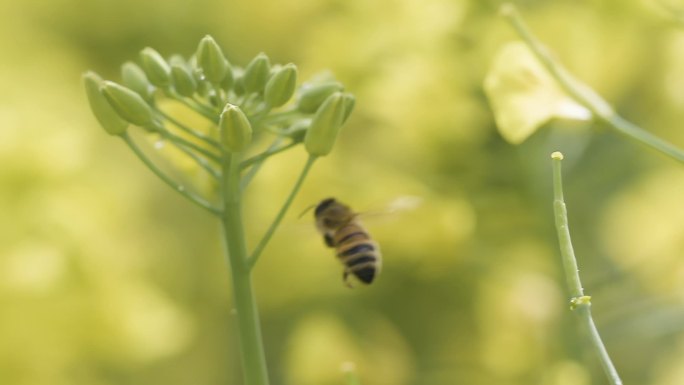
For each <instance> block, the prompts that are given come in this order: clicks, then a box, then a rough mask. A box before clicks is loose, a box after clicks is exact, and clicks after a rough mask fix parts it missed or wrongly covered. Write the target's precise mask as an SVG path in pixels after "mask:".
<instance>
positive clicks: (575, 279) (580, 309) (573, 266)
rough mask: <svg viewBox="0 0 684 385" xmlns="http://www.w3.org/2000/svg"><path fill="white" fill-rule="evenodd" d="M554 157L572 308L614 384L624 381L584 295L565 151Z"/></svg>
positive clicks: (556, 201)
mask: <svg viewBox="0 0 684 385" xmlns="http://www.w3.org/2000/svg"><path fill="white" fill-rule="evenodd" d="M552 159H553V196H554V200H553V212H554V214H555V223H556V231H557V233H558V242H559V244H560V251H561V258H562V260H563V270H564V271H565V279H566V281H567V284H568V288H569V291H570V296H571V304H572V306H571V308H573V309H574V310H575V311H576V312H577V315H578V316H579V318H580V319H581V320H582V322H583V323H584V325H585V326H586V328H587V330H588V332H589V336H590V340H591V344H592V345H593V346H594V349H595V350H596V353H597V354H598V357H599V360H600V361H601V366H602V367H603V370H604V372H605V373H606V376H607V377H608V380H609V381H610V383H611V384H613V385H622V380H620V376H619V375H618V372H617V370H616V369H615V366H614V365H613V362H612V361H611V359H610V356H609V355H608V351H607V350H606V347H605V345H604V344H603V341H602V340H601V336H600V335H599V333H598V330H597V329H596V325H595V324H594V319H593V318H592V316H591V301H590V297H588V296H585V295H584V290H583V289H582V282H581V281H580V276H579V269H578V268H577V259H576V258H575V252H574V250H573V248H572V240H571V239H570V229H569V227H568V212H567V208H566V206H565V200H564V199H563V181H562V178H561V160H562V159H563V156H562V154H560V153H558V152H557V153H554V154H553V155H552Z"/></svg>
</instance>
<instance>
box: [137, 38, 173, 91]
mask: <svg viewBox="0 0 684 385" xmlns="http://www.w3.org/2000/svg"><path fill="white" fill-rule="evenodd" d="M140 59H141V62H142V68H143V70H145V74H147V78H148V79H150V83H152V84H154V85H155V86H157V87H167V86H169V85H171V67H169V64H168V63H167V62H166V60H164V58H163V57H162V56H161V55H160V54H159V52H157V51H155V50H154V48H150V47H147V48H145V49H143V50H142V51H140Z"/></svg>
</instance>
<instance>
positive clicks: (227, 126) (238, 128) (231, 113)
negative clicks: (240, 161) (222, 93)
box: [219, 103, 252, 152]
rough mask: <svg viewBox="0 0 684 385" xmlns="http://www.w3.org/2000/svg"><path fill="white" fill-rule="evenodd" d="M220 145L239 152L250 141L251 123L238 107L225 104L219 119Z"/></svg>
mask: <svg viewBox="0 0 684 385" xmlns="http://www.w3.org/2000/svg"><path fill="white" fill-rule="evenodd" d="M219 128H220V130H221V145H222V146H223V148H224V149H225V150H227V151H231V152H240V151H243V150H244V149H246V148H247V146H249V144H250V143H251V142H252V125H251V124H250V123H249V120H248V119H247V116H246V115H245V113H244V112H242V110H241V109H240V107H238V106H236V105H233V104H230V103H228V104H226V106H225V108H224V109H223V112H221V119H220V121H219Z"/></svg>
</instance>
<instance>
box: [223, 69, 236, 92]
mask: <svg viewBox="0 0 684 385" xmlns="http://www.w3.org/2000/svg"><path fill="white" fill-rule="evenodd" d="M234 84H235V77H234V76H233V69H232V68H231V67H228V72H226V76H224V77H223V80H222V81H221V88H223V89H224V90H226V91H228V90H230V89H231V88H233V85H234Z"/></svg>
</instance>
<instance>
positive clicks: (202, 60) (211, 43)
mask: <svg viewBox="0 0 684 385" xmlns="http://www.w3.org/2000/svg"><path fill="white" fill-rule="evenodd" d="M196 57H197V66H198V67H199V68H200V69H201V70H202V73H203V74H204V78H205V79H206V80H207V81H209V82H211V83H214V84H219V83H221V82H222V81H223V80H224V79H225V77H226V76H227V75H228V74H229V73H230V63H228V60H227V59H226V57H225V56H223V51H222V50H221V47H219V45H218V44H217V43H216V41H215V40H214V38H213V37H211V36H209V35H206V36H205V37H203V38H202V40H200V43H199V46H198V47H197V54H196ZM231 76H232V74H231Z"/></svg>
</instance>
